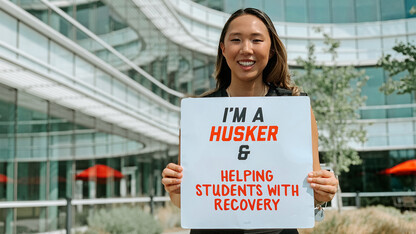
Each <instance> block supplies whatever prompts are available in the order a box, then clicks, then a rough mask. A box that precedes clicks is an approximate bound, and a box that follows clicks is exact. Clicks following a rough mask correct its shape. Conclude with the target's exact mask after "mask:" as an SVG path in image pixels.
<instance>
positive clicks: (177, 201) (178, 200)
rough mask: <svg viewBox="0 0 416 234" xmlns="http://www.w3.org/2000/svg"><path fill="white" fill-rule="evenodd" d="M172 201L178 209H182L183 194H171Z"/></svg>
mask: <svg viewBox="0 0 416 234" xmlns="http://www.w3.org/2000/svg"><path fill="white" fill-rule="evenodd" d="M169 197H170V201H171V202H172V203H173V204H174V205H175V206H177V207H179V208H181V194H179V193H169Z"/></svg>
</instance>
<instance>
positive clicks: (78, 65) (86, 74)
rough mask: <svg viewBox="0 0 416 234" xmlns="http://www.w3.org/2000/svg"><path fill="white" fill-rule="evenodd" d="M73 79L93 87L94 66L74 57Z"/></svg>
mask: <svg viewBox="0 0 416 234" xmlns="http://www.w3.org/2000/svg"><path fill="white" fill-rule="evenodd" d="M75 77H76V79H77V80H81V81H83V82H85V83H87V84H90V85H92V86H93V85H94V66H93V65H91V64H90V63H88V62H87V61H85V60H84V59H82V58H80V57H78V56H76V57H75Z"/></svg>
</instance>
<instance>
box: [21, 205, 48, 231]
mask: <svg viewBox="0 0 416 234" xmlns="http://www.w3.org/2000/svg"><path fill="white" fill-rule="evenodd" d="M34 220H36V222H37V225H34V224H33V221H34ZM46 223H47V222H46V208H45V207H29V208H16V229H17V230H18V231H17V232H16V233H39V232H45V231H46V230H45V227H46Z"/></svg>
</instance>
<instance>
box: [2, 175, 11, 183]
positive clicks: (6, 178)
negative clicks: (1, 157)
mask: <svg viewBox="0 0 416 234" xmlns="http://www.w3.org/2000/svg"><path fill="white" fill-rule="evenodd" d="M11 181H12V179H10V178H9V177H7V176H5V175H3V174H0V183H7V182H11Z"/></svg>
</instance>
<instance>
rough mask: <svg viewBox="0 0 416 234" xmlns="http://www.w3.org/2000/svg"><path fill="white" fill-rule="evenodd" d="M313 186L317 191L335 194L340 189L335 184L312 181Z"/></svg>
mask: <svg viewBox="0 0 416 234" xmlns="http://www.w3.org/2000/svg"><path fill="white" fill-rule="evenodd" d="M311 187H312V188H313V190H314V191H315V192H317V193H321V192H323V193H330V194H335V193H336V192H337V190H338V188H337V187H336V186H334V185H322V184H315V183H312V184H311Z"/></svg>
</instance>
